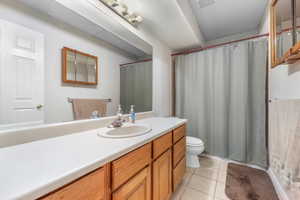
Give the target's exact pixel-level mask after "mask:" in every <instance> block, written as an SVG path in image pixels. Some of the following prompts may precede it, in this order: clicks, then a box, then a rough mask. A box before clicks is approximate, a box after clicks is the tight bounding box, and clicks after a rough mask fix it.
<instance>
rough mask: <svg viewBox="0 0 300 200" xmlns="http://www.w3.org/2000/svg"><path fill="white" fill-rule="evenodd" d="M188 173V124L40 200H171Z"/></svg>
mask: <svg viewBox="0 0 300 200" xmlns="http://www.w3.org/2000/svg"><path fill="white" fill-rule="evenodd" d="M184 174H185V125H183V126H181V127H179V128H177V129H175V130H173V131H171V132H169V133H167V134H165V135H163V136H161V137H159V138H157V139H155V140H154V141H152V142H150V143H148V144H145V145H144V146H142V147H140V148H138V149H136V150H134V151H132V152H129V153H128V154H126V155H124V156H122V157H120V158H118V159H116V160H114V161H112V162H111V163H108V164H106V165H105V166H103V167H101V168H99V169H97V170H95V171H93V172H91V173H89V174H87V175H85V176H83V177H81V178H79V179H77V180H76V181H73V182H72V183H70V184H68V185H66V186H64V187H62V188H60V189H58V190H56V191H54V192H52V193H50V194H48V195H46V196H45V197H42V198H40V200H169V199H170V197H171V195H172V189H173V191H175V190H176V188H177V187H178V185H179V183H180V182H181V181H182V179H183V176H184Z"/></svg>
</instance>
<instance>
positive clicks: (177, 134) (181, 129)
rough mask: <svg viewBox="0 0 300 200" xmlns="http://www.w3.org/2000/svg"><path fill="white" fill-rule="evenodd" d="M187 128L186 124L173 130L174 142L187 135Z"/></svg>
mask: <svg viewBox="0 0 300 200" xmlns="http://www.w3.org/2000/svg"><path fill="white" fill-rule="evenodd" d="M185 130H186V125H185V124H184V125H182V126H180V127H179V128H176V129H175V130H174V131H173V143H176V142H177V141H178V140H180V139H181V138H182V137H184V136H185Z"/></svg>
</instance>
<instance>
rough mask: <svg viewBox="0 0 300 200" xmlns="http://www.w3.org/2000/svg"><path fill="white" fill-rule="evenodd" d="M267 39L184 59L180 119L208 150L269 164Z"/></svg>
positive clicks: (179, 68) (179, 67)
mask: <svg viewBox="0 0 300 200" xmlns="http://www.w3.org/2000/svg"><path fill="white" fill-rule="evenodd" d="M267 49H268V42H267V39H260V40H256V41H246V42H240V43H236V44H234V45H229V46H223V47H219V48H214V49H210V50H206V51H202V52H198V53H193V54H189V55H183V56H178V57H177V58H176V62H175V72H176V77H175V78H176V116H178V117H182V118H187V119H188V120H189V121H188V129H187V130H188V135H191V136H195V137H198V138H201V139H202V140H203V141H204V142H205V146H206V151H207V152H208V153H209V154H211V155H216V156H220V157H224V158H229V159H232V160H236V161H240V162H245V163H249V164H255V165H259V166H262V167H266V166H267V149H266V145H265V144H266V104H265V100H266V66H267Z"/></svg>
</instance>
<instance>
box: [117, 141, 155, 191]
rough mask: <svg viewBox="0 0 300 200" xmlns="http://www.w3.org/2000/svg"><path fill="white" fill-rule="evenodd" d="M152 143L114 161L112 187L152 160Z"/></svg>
mask: <svg viewBox="0 0 300 200" xmlns="http://www.w3.org/2000/svg"><path fill="white" fill-rule="evenodd" d="M151 153H152V151H151V144H146V145H144V146H142V147H140V148H139V149H137V150H134V151H132V152H130V153H128V154H126V155H125V156H122V157H121V158H119V159H117V160H115V161H113V162H112V189H113V190H115V189H117V188H118V187H119V186H120V185H122V184H123V183H124V182H126V181H127V180H128V179H130V178H131V177H132V176H134V175H135V174H136V173H137V172H138V171H140V170H141V169H143V168H144V167H145V166H146V165H148V164H149V163H150V162H151Z"/></svg>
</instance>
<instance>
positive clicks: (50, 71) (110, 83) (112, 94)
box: [0, 0, 132, 123]
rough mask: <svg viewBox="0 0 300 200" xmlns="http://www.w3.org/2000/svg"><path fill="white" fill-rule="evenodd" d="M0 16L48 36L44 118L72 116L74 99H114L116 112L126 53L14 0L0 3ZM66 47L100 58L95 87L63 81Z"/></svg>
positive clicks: (111, 110) (111, 109)
mask: <svg viewBox="0 0 300 200" xmlns="http://www.w3.org/2000/svg"><path fill="white" fill-rule="evenodd" d="M0 18H1V19H4V20H7V21H10V22H13V23H17V24H20V25H23V26H26V27H28V28H31V29H33V30H35V31H38V32H40V33H42V34H44V36H45V119H46V121H47V122H48V123H50V122H51V123H52V122H63V121H70V120H72V119H73V114H72V107H71V104H70V103H68V102H67V97H73V98H111V99H112V100H113V102H112V103H110V104H109V105H108V113H111V114H113V113H115V110H116V108H117V105H118V104H119V101H120V83H119V81H120V78H119V77H120V73H119V72H120V71H119V64H120V63H126V62H129V61H132V60H131V59H129V58H128V56H127V55H125V53H123V52H122V51H120V50H119V49H116V48H114V47H112V46H111V45H109V44H107V43H104V42H101V41H99V40H96V39H95V38H93V37H90V36H89V35H87V34H84V33H82V32H80V31H78V30H77V29H74V28H72V27H70V26H68V25H65V24H62V23H59V22H58V21H56V20H53V19H51V18H50V17H47V16H45V15H43V14H40V13H37V12H36V11H33V10H31V9H29V8H27V7H23V6H21V5H18V4H17V3H15V2H12V1H6V0H4V1H1V2H0ZM64 46H67V47H70V48H74V49H77V50H80V51H83V52H87V53H89V54H92V55H95V56H98V59H99V69H100V70H99V84H98V85H97V86H96V87H89V86H74V85H72V86H70V85H66V84H63V83H62V82H61V48H62V47H64Z"/></svg>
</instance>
